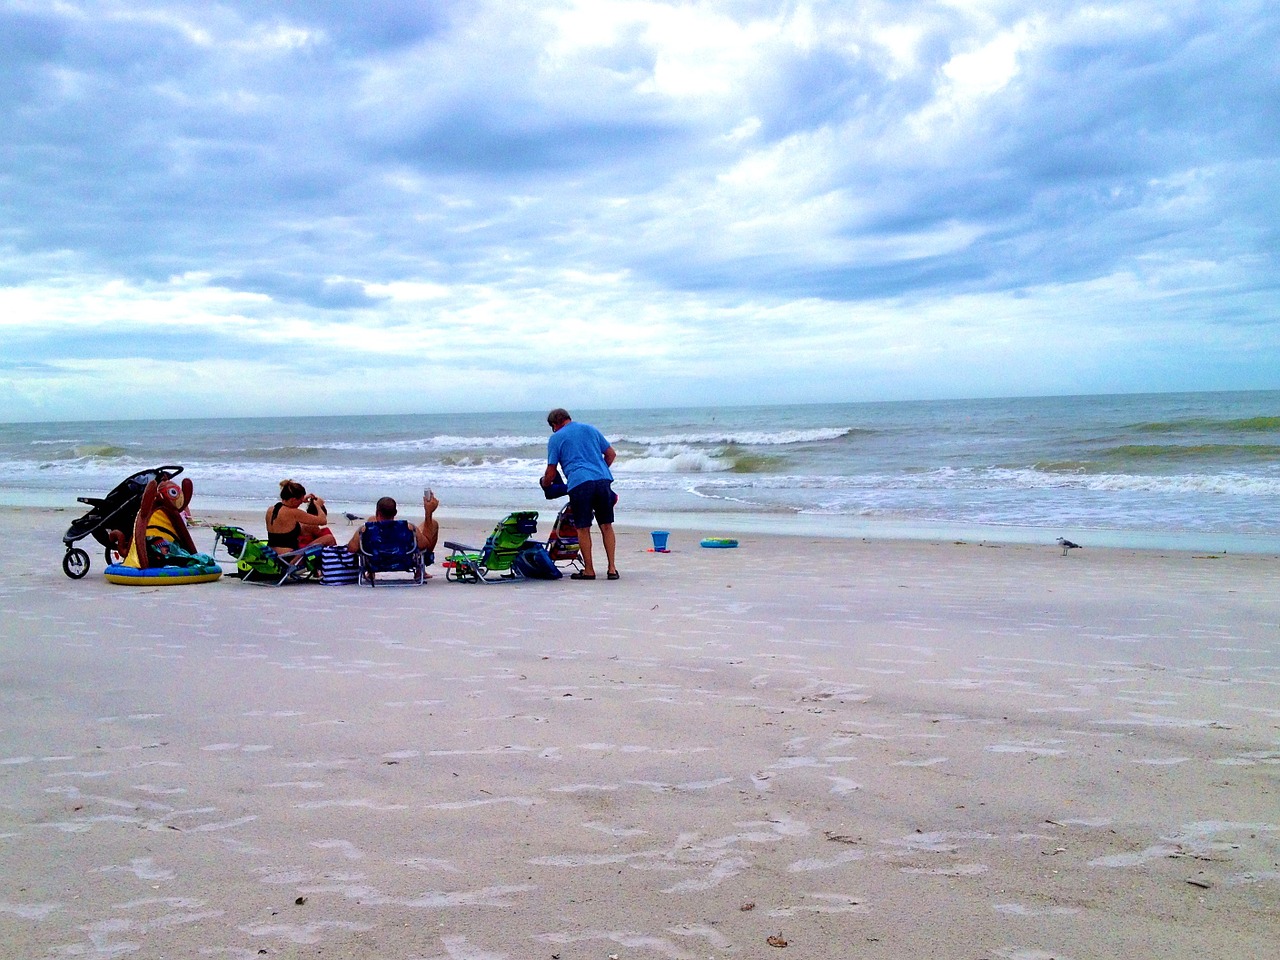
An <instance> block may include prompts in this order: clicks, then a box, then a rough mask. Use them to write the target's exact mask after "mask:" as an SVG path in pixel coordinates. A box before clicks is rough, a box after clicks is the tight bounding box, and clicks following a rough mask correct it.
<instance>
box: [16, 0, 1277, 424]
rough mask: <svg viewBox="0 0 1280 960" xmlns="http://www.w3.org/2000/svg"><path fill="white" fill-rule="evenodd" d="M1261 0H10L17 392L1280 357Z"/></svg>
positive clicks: (292, 402) (1160, 378)
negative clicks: (218, 0)
mask: <svg viewBox="0 0 1280 960" xmlns="http://www.w3.org/2000/svg"><path fill="white" fill-rule="evenodd" d="M1278 78H1280V8H1278V7H1277V6H1276V4H1275V3H1274V2H1272V0H1256V2H1254V0H1241V2H1231V0H1218V2H1203V3H1197V2H1186V0H1115V2H1111V0H1099V2H1097V3H1093V4H1089V3H1082V2H1080V0H1064V2H1058V0H1043V2H1020V0H954V2H913V0H868V2H861V0H841V2H822V0H816V2H798V0H797V2H783V0H720V2H696V0H692V2H674V0H672V2H666V0H580V2H577V0H545V2H536V0H528V2H525V0H412V2H408V0H406V2H401V0H347V2H343V0H245V2H216V0H199V2H182V0H121V2H117V0H0V158H2V159H0V336H2V338H3V339H2V342H3V350H2V351H0V419H3V420H31V419H65V418H98V417H102V418H108V417H110V418H114V417H147V416H156V415H168V416H173V415H181V416H188V415H189V416H202V415H203V416H208V415H220V414H228V415H230V414H246V415H256V414H271V413H275V412H278V411H280V410H282V409H288V410H291V411H295V412H297V413H363V412H436V411H451V410H510V409H536V410H540V409H543V408H546V407H547V406H549V405H553V404H560V403H563V404H565V405H567V406H571V407H597V408H598V407H629V406H666V405H673V404H684V403H690V404H701V403H713V402H714V403H753V402H765V403H772V402H793V401H794V402H809V401H831V400H877V399H886V400H891V399H909V398H935V397H972V396H1001V395H1028V394H1030V395H1039V394H1063V393H1097V392H1132V391H1148V390H1151V391H1163V390H1183V389H1187V390H1196V389H1207V390H1220V389H1235V388H1244V389H1255V388H1277V387H1280V269H1278V264H1277V251H1280V236H1278V233H1280V228H1278V224H1280V163H1278V161H1277V157H1278V156H1280V79H1278Z"/></svg>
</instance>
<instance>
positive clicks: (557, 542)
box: [547, 503, 582, 567]
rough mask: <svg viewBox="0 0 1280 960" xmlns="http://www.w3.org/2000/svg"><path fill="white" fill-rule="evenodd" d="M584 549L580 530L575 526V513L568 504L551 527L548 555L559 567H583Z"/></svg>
mask: <svg viewBox="0 0 1280 960" xmlns="http://www.w3.org/2000/svg"><path fill="white" fill-rule="evenodd" d="M581 550H582V547H581V545H580V544H579V543H578V528H577V527H575V526H574V525H573V511H572V510H571V509H570V508H569V505H568V504H567V503H566V504H565V505H564V507H563V508H562V509H561V511H560V512H559V513H558V514H556V520H555V523H553V524H552V525H551V533H550V535H548V537H547V553H549V554H550V555H551V560H552V561H553V562H554V563H555V564H556V565H557V566H559V565H560V564H566V565H568V566H570V567H581V566H582V554H581Z"/></svg>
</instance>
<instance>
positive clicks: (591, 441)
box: [547, 420, 613, 490]
mask: <svg viewBox="0 0 1280 960" xmlns="http://www.w3.org/2000/svg"><path fill="white" fill-rule="evenodd" d="M609 447H610V443H609V441H608V440H606V439H605V438H604V434H603V433H601V432H600V431H599V430H597V429H596V428H595V427H593V426H591V425H590V424H589V423H578V422H577V421H576V420H570V421H569V422H568V423H566V424H565V425H564V426H563V427H561V428H560V429H559V430H557V431H556V432H555V433H553V434H552V435H551V437H550V439H548V440H547V464H548V465H555V464H557V463H558V464H560V466H561V467H563V468H564V476H565V484H566V485H567V486H568V487H569V489H570V490H572V489H573V488H574V487H576V486H578V484H580V483H586V482H587V481H588V480H612V479H613V474H612V473H610V472H609V465H608V464H607V463H605V462H604V452H605V451H606V450H608V449H609Z"/></svg>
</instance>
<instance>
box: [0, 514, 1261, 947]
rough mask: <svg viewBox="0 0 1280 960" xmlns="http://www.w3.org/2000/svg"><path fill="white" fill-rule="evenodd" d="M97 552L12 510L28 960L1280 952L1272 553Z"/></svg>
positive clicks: (15, 925)
mask: <svg viewBox="0 0 1280 960" xmlns="http://www.w3.org/2000/svg"><path fill="white" fill-rule="evenodd" d="M76 515H77V514H76V513H75V512H73V511H62V512H60V511H53V510H46V511H29V512H22V511H16V510H0V536H2V537H3V539H4V542H5V543H6V544H8V545H9V549H8V550H7V551H5V553H4V556H3V557H0V615H2V616H3V620H2V622H3V628H2V630H3V634H2V640H0V703H3V710H2V712H0V876H2V877H3V878H4V879H3V883H0V945H3V946H0V953H2V954H3V955H4V956H6V957H14V958H19V957H21V958H33V957H69V956H76V957H107V956H110V957H120V956H138V957H147V958H152V957H172V958H178V957H183V958H186V957H223V958H233V960H248V958H257V957H273V956H274V957H289V958H295V957H331V958H333V957H342V958H375V957H376V958H392V960H400V958H412V960H526V958H562V960H575V958H584V960H585V958H592V960H595V958H600V960H604V958H609V957H613V956H616V957H619V958H680V960H684V958H687V960H701V958H707V957H711V958H720V957H770V958H772V957H780V958H784V957H788V956H790V957H803V958H815V960H828V958H830V960H837V958H839V960H844V958H850V957H867V958H886V960H890V958H891V960H899V958H904V957H912V958H929V957H937V958H1009V960H1047V958H1057V960H1083V958H1103V957H1161V958H1196V960H1203V958H1254V957H1262V956H1269V955H1271V954H1272V953H1273V951H1274V950H1275V939H1276V933H1277V929H1278V927H1277V920H1276V918H1277V916H1280V789H1278V788H1280V603H1278V601H1277V590H1276V580H1277V570H1278V569H1280V567H1278V566H1277V565H1278V564H1280V560H1277V558H1276V557H1274V556H1258V555H1252V556H1223V555H1211V554H1195V553H1178V552H1155V551H1131V550H1106V549H1094V548H1090V547H1089V545H1088V544H1087V543H1086V545H1085V549H1083V550H1078V551H1072V552H1071V554H1070V556H1066V557H1064V556H1062V555H1061V551H1060V550H1059V549H1058V548H1057V547H1055V546H1054V545H1053V544H1046V545H1044V546H1014V545H999V546H997V545H981V544H978V543H952V542H939V543H930V542H906V541H902V542H894V541H874V542H864V541H857V540H824V539H818V538H792V537H771V536H764V535H758V534H744V535H742V536H741V537H740V540H741V546H740V548H739V549H736V550H705V549H700V548H699V547H698V546H697V540H696V537H695V536H693V535H685V534H682V533H677V534H673V536H672V540H671V547H672V548H673V552H672V553H670V554H666V555H662V554H654V553H650V552H648V551H647V548H648V547H649V546H650V543H649V537H648V534H647V532H646V531H644V530H635V529H626V528H620V537H619V543H620V547H619V566H620V568H621V570H622V579H621V580H619V581H617V582H615V583H609V582H606V581H604V580H603V579H601V580H599V581H597V582H595V583H570V582H568V581H567V580H565V581H560V582H556V583H521V584H512V585H495V586H486V585H459V584H453V583H446V582H445V580H444V578H443V576H441V575H440V574H441V573H442V571H441V570H440V568H439V567H438V566H437V567H435V568H433V572H435V573H436V574H437V577H436V579H434V580H433V581H431V582H430V583H429V584H428V585H427V586H425V587H422V588H408V589H397V590H392V589H384V588H379V589H376V590H369V589H367V588H358V587H323V586H318V585H301V586H293V587H287V588H280V589H275V588H270V587H264V586H255V585H248V584H242V583H240V582H238V581H235V580H231V579H226V578H224V579H223V580H222V581H220V582H218V583H214V584H204V585H196V586H184V587H168V588H152V587H146V588H140V587H124V586H114V585H111V584H108V583H107V582H105V580H104V579H103V578H102V558H101V556H100V553H99V551H98V550H97V549H96V546H95V549H93V550H91V551H90V552H91V554H92V555H93V569H92V571H91V572H90V574H89V576H88V577H87V578H86V579H85V580H82V581H78V582H73V581H71V580H68V579H67V578H66V577H64V576H63V574H62V572H61V570H60V569H59V563H60V561H61V556H62V546H61V536H62V533H63V532H64V531H65V529H66V527H67V524H68V523H69V522H70V520H71V519H72V518H73V517H75V516H76ZM197 515H198V516H200V514H199V512H198V511H197ZM242 519H247V520H248V523H247V526H248V527H249V528H250V529H258V528H259V527H260V523H261V519H260V518H242ZM495 519H496V518H495ZM543 519H544V523H543V529H544V530H545V527H546V521H547V520H549V519H550V513H549V512H544V516H543ZM442 525H443V528H444V531H443V537H444V538H445V539H461V540H472V541H474V540H475V539H476V538H478V537H482V536H483V534H484V532H485V531H484V530H483V528H482V525H481V524H478V523H477V522H475V521H456V522H455V521H450V520H449V518H448V517H447V515H446V516H445V517H444V519H443V520H442ZM345 529H346V527H345V524H344V523H340V524H339V525H338V526H336V527H335V531H336V532H337V533H338V534H339V537H340V538H341V537H342V536H343V531H344V530H345ZM715 532H716V533H717V534H722V533H725V532H726V531H720V530H717V531H715ZM195 536H196V539H197V542H198V543H200V544H201V545H202V546H206V548H207V547H208V546H210V545H211V543H212V536H211V534H210V532H209V530H208V529H207V528H197V529H196V531H195ZM89 543H92V541H89Z"/></svg>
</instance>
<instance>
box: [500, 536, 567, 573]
mask: <svg viewBox="0 0 1280 960" xmlns="http://www.w3.org/2000/svg"><path fill="white" fill-rule="evenodd" d="M511 567H512V569H513V570H515V572H516V573H518V574H520V575H521V576H522V577H524V578H526V579H528V580H559V579H560V578H561V577H563V576H564V574H563V573H561V572H560V568H559V567H557V566H556V564H555V561H554V560H552V559H551V554H549V553H547V548H546V547H544V546H543V545H542V544H540V543H531V544H528V545H526V546H525V547H524V548H523V549H522V550H521V551H520V552H519V553H517V554H516V558H515V560H513V561H512V563H511Z"/></svg>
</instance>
